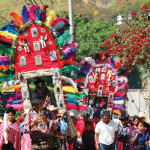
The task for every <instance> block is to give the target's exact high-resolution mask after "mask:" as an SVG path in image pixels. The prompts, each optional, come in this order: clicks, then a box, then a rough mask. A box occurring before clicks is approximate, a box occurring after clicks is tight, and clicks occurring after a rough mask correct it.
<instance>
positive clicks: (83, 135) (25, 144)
mask: <svg viewBox="0 0 150 150" xmlns="http://www.w3.org/2000/svg"><path fill="white" fill-rule="evenodd" d="M32 104H33V106H34V107H33V109H31V110H30V111H29V112H28V113H27V114H25V118H24V120H23V122H22V123H21V122H20V123H19V121H17V120H15V119H14V118H15V114H16V111H15V110H14V109H13V108H12V107H10V108H8V109H7V110H6V112H5V113H7V114H8V127H7V128H6V129H5V131H6V133H8V136H7V139H8V143H7V144H6V143H5V142H4V141H5V138H4V120H3V121H2V122H1V124H0V132H1V134H0V150H20V149H21V150H24V149H26V148H29V149H34V148H33V145H34V146H35V145H37V146H38V145H39V144H40V142H41V141H40V139H41V138H42V137H45V138H47V139H49V138H48V137H50V136H52V137H55V136H56V135H59V136H62V137H64V138H63V142H62V143H63V147H62V149H65V150H149V148H150V142H149V141H150V140H149V134H150V125H149V124H148V123H146V122H145V119H146V116H145V115H144V114H143V113H142V112H141V113H139V115H138V116H134V117H133V118H132V120H129V119H128V117H126V116H122V117H121V118H120V119H119V120H120V122H119V123H116V122H115V121H113V119H112V118H111V115H110V112H108V111H104V112H103V114H102V118H101V120H99V119H96V118H94V119H92V120H89V113H88V112H83V113H82V115H81V118H80V119H79V118H77V117H76V116H75V114H74V112H73V111H70V112H69V116H70V117H71V119H72V122H73V126H71V129H73V128H75V129H76V134H75V136H74V137H69V136H68V135H67V134H66V132H63V131H64V130H65V128H64V126H65V123H68V122H67V120H66V118H65V116H63V117H62V116H60V115H59V114H58V111H57V108H56V107H54V106H51V108H52V109H51V111H50V110H47V109H45V108H43V107H42V106H43V105H42V104H43V101H42V100H41V99H38V98H37V97H36V95H33V102H32ZM62 118H63V119H62ZM63 121H64V123H62V122H63ZM68 126H69V124H68ZM66 129H67V128H66ZM40 130H41V131H40ZM48 133H49V134H48ZM29 135H30V138H29ZM30 142H31V145H29V143H30ZM48 142H49V143H47V144H46V143H45V148H44V147H42V148H41V149H54V150H55V149H59V148H60V146H58V145H57V147H54V148H50V146H49V145H55V143H58V141H57V138H56V139H53V142H54V143H52V141H48ZM46 145H47V146H46ZM39 149H40V148H39Z"/></svg>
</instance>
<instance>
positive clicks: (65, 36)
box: [58, 30, 71, 46]
mask: <svg viewBox="0 0 150 150" xmlns="http://www.w3.org/2000/svg"><path fill="white" fill-rule="evenodd" d="M69 37H71V34H70V33H69V31H68V30H67V31H65V33H63V34H62V35H61V36H60V37H59V38H58V44H59V45H60V46H63V44H64V41H65V40H66V39H67V38H69Z"/></svg>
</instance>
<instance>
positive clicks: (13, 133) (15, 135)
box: [0, 122, 21, 150]
mask: <svg viewBox="0 0 150 150" xmlns="http://www.w3.org/2000/svg"><path fill="white" fill-rule="evenodd" d="M0 133H1V134H0V150H2V145H3V144H4V123H2V124H1V125H0ZM8 141H10V142H11V143H12V144H13V146H14V148H15V150H20V149H21V142H20V130H19V123H18V122H15V123H14V124H13V125H12V126H11V129H10V132H9V134H8Z"/></svg>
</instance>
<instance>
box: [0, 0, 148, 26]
mask: <svg viewBox="0 0 150 150" xmlns="http://www.w3.org/2000/svg"><path fill="white" fill-rule="evenodd" d="M146 2H148V0H73V10H74V11H75V12H76V13H77V14H91V15H93V16H94V17H95V19H101V18H103V19H105V20H109V19H111V18H113V17H112V16H114V18H113V19H116V18H115V17H116V15H117V14H124V13H125V14H127V13H129V12H131V11H132V10H134V9H138V8H139V7H140V6H141V5H143V4H144V3H146ZM32 4H38V5H40V6H41V8H42V6H43V5H45V4H46V5H48V6H49V8H48V11H49V10H54V11H55V12H57V13H60V12H61V11H68V0H1V2H0V18H1V19H0V27H1V26H2V25H4V24H6V23H8V22H9V21H10V19H11V18H10V17H9V13H10V12H11V11H15V12H17V13H18V14H20V12H21V9H22V6H23V5H26V6H29V5H32Z"/></svg>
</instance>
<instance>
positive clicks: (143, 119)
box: [138, 112, 150, 134]
mask: <svg viewBox="0 0 150 150" xmlns="http://www.w3.org/2000/svg"><path fill="white" fill-rule="evenodd" d="M138 117H139V118H140V121H141V122H142V123H143V124H144V127H145V129H146V131H147V132H148V133H149V134H150V124H148V123H147V122H145V120H146V119H147V116H146V115H145V114H144V113H143V112H139V114H138Z"/></svg>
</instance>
